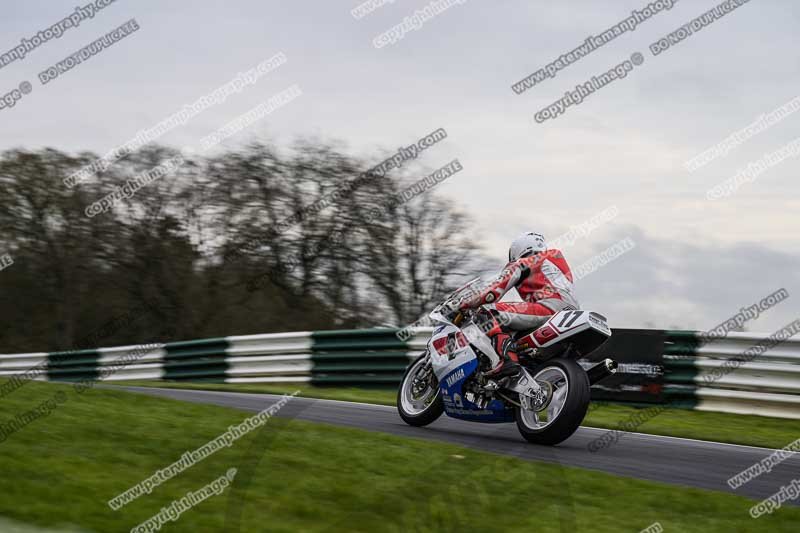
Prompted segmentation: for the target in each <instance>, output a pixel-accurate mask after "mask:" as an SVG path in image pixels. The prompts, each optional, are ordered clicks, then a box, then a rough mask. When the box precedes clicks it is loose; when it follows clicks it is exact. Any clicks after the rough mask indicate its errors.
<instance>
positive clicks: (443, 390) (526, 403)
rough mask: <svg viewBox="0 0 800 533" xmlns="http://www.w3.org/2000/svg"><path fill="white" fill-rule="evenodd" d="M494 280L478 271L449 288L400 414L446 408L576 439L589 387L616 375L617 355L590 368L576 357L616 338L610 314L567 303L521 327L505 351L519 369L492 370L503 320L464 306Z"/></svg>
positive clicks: (423, 419)
mask: <svg viewBox="0 0 800 533" xmlns="http://www.w3.org/2000/svg"><path fill="white" fill-rule="evenodd" d="M491 281H492V280H487V279H485V278H475V279H474V280H472V281H470V282H468V283H467V284H466V285H464V286H463V287H461V288H459V289H457V290H455V291H454V292H453V293H451V294H450V295H448V296H447V297H446V298H445V300H444V302H442V303H441V304H439V305H438V306H436V308H435V309H434V310H433V311H432V312H431V313H430V315H429V316H430V318H431V320H433V323H434V329H433V335H432V336H431V339H430V340H429V341H428V344H427V348H426V350H425V352H424V353H423V354H422V355H420V356H419V357H418V358H417V359H416V360H414V362H413V363H411V365H410V366H409V367H408V368H407V369H406V371H405V374H404V375H403V379H402V381H401V383H400V388H399V390H398V393H397V409H398V412H399V414H400V417H401V418H402V419H403V420H404V421H405V422H406V423H407V424H409V425H412V426H425V425H428V424H430V423H431V422H433V421H434V420H436V419H438V418H439V417H440V416H441V415H442V413H446V414H447V415H448V416H450V417H452V418H457V419H460V420H467V421H471V422H483V423H506V422H516V424H517V428H518V429H519V432H520V434H521V435H522V436H523V437H524V438H525V439H526V440H527V441H529V442H532V443H536V444H545V445H554V444H558V443H560V442H562V441H564V440H566V439H567V438H569V437H570V436H571V435H572V434H573V433H574V432H575V431H576V430H577V429H578V427H579V426H580V424H581V422H582V421H583V418H584V416H586V411H587V409H588V407H589V401H590V392H589V387H590V386H591V385H593V384H595V383H598V382H599V381H601V380H603V379H605V378H607V377H608V376H610V375H612V374H614V373H615V372H616V369H617V363H616V362H615V361H613V360H612V359H604V360H603V361H601V362H599V363H597V364H595V365H593V366H591V367H590V368H589V369H588V370H584V368H583V367H582V366H581V365H580V364H578V363H577V362H576V359H580V358H585V357H588V356H589V355H590V354H591V353H592V352H594V351H595V350H596V349H597V348H599V347H600V346H601V345H602V344H603V343H604V342H606V341H607V340H608V338H609V337H611V329H610V328H609V327H608V324H607V323H606V318H605V317H604V316H603V315H601V314H599V313H596V312H593V311H587V310H581V309H565V310H563V311H559V312H557V313H555V314H554V315H553V316H552V317H551V318H549V319H548V320H547V322H546V323H545V324H544V325H542V326H540V327H539V328H537V329H535V330H529V331H520V332H516V333H514V334H513V335H512V336H510V338H509V339H508V341H506V342H505V343H504V346H503V348H502V349H501V351H504V352H507V355H508V356H509V357H510V358H511V359H513V360H516V361H517V362H518V363H519V365H520V366H519V372H518V373H517V374H516V375H514V376H504V377H492V376H487V375H486V373H485V371H486V370H487V369H488V368H491V363H492V360H494V361H497V359H496V358H497V357H500V356H501V354H498V353H497V351H496V350H495V347H494V346H493V343H492V341H491V339H490V338H489V337H488V336H487V334H486V333H487V332H488V331H491V330H493V329H494V331H497V329H496V327H497V326H498V325H501V324H499V322H498V319H497V317H496V316H492V318H491V322H489V323H488V324H487V321H486V318H487V317H486V315H487V314H486V313H485V312H483V314H482V313H481V311H480V310H479V309H476V310H470V311H466V312H458V311H457V310H458V309H459V307H460V303H461V302H463V301H468V300H469V299H470V298H472V297H474V295H476V294H480V293H481V292H482V289H483V288H485V287H486V286H488V284H489V283H491Z"/></svg>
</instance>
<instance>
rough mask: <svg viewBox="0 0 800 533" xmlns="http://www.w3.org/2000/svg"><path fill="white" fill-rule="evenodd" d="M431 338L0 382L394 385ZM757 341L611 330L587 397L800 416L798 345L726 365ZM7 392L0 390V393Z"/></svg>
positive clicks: (120, 360) (239, 350) (87, 363)
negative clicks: (605, 375)
mask: <svg viewBox="0 0 800 533" xmlns="http://www.w3.org/2000/svg"><path fill="white" fill-rule="evenodd" d="M430 334H431V330H430V329H429V328H420V329H418V330H417V331H416V332H415V335H414V336H412V337H411V338H409V339H408V340H406V341H401V340H400V339H399V338H398V336H397V330H395V329H390V328H383V329H365V330H341V331H316V332H308V331H305V332H293V333H272V334H262V335H241V336H235V337H221V338H216V339H200V340H190V341H181V342H169V343H166V344H161V343H158V344H147V345H140V346H118V347H113V348H99V349H96V350H78V351H72V352H52V353H44V352H38V353H28V354H10V355H0V378H3V377H5V378H13V379H14V381H15V382H16V383H17V384H20V383H24V380H25V379H39V380H53V381H82V380H102V381H119V380H175V381H193V382H204V381H205V382H225V383H289V382H293V383H298V382H306V383H311V384H316V385H342V386H384V387H394V386H396V385H397V384H398V383H399V381H400V378H401V376H402V374H403V371H404V370H405V368H406V366H407V365H408V364H409V362H410V361H411V360H413V358H415V357H417V356H418V355H419V354H420V353H422V351H423V350H424V349H425V347H426V344H427V340H428V338H429V337H430ZM765 337H766V336H765V335H754V334H746V333H730V334H728V336H727V337H725V338H723V339H719V340H715V341H712V342H709V343H707V344H704V343H703V342H702V340H701V339H700V337H699V334H698V333H696V332H691V331H662V330H634V329H615V330H614V335H613V336H612V338H611V340H610V341H609V342H608V343H606V344H605V345H604V346H603V347H602V348H601V349H600V350H598V351H597V352H595V353H594V354H593V355H592V360H593V361H595V360H598V359H600V358H603V357H611V358H613V359H615V360H617V361H618V362H619V363H620V368H619V371H618V373H617V374H616V375H615V376H613V377H611V378H609V379H608V380H606V381H604V382H601V383H600V384H598V385H596V386H595V387H593V389H592V396H593V398H595V399H599V400H609V401H628V402H636V403H670V404H672V405H675V406H679V407H689V408H694V409H702V410H713V411H724V412H731V413H742V414H760V415H769V416H777V417H785V418H800V340H792V339H789V340H786V341H784V342H782V343H781V344H780V345H778V346H775V347H774V348H772V349H770V350H768V351H766V352H765V353H763V354H761V355H758V356H757V357H754V358H752V360H748V361H747V362H744V363H741V364H739V363H736V365H735V366H736V368H731V362H732V361H736V359H737V358H739V359H741V356H742V354H743V353H744V352H745V351H746V350H747V349H748V348H749V347H751V346H753V345H754V344H756V343H757V342H758V341H759V340H761V339H763V338H765ZM581 364H583V365H584V366H585V367H588V366H590V365H591V364H592V362H590V361H582V362H581ZM722 370H724V372H722ZM13 388H14V385H9V384H8V383H6V384H4V385H3V386H2V388H0V396H2V395H4V394H6V393H7V392H4V391H8V390H11V389H13Z"/></svg>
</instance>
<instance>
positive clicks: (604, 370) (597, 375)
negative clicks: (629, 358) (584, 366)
mask: <svg viewBox="0 0 800 533" xmlns="http://www.w3.org/2000/svg"><path fill="white" fill-rule="evenodd" d="M617 366H619V365H618V364H617V362H616V361H614V360H613V359H603V360H602V361H600V362H599V363H597V364H596V365H594V366H593V367H592V368H590V369H589V370H587V371H586V375H588V376H589V385H594V384H595V383H598V382H600V381H603V380H604V379H606V378H607V377H608V376H611V375H613V374H616V372H617Z"/></svg>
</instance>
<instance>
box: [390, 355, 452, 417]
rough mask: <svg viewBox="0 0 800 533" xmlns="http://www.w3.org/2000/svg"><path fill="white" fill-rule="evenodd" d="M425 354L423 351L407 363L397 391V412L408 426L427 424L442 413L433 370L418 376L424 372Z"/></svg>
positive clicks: (442, 402) (437, 385)
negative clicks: (411, 361) (425, 374)
mask: <svg viewBox="0 0 800 533" xmlns="http://www.w3.org/2000/svg"><path fill="white" fill-rule="evenodd" d="M427 355H428V353H427V352H425V353H423V354H422V355H420V356H419V357H417V358H416V359H415V360H414V362H413V363H411V365H409V367H408V368H407V369H406V372H405V374H403V379H402V380H401V381H400V388H399V389H398V391H397V412H398V413H400V418H402V419H403V421H404V422H405V423H406V424H408V425H409V426H427V425H428V424H430V423H431V422H433V421H434V420H436V419H437V418H439V417H440V416H442V413H444V401H442V391H441V390H439V384H438V382H437V381H436V376H434V375H433V370H432V369H429V370H428V372H429V375H428V376H427V377H425V376H420V374H422V373H423V372H425V366H426V363H427V359H426V358H427ZM417 378H419V379H417ZM425 385H427V386H425Z"/></svg>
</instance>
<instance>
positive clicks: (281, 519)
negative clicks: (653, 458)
mask: <svg viewBox="0 0 800 533" xmlns="http://www.w3.org/2000/svg"><path fill="white" fill-rule="evenodd" d="M57 391H63V392H65V393H66V401H65V402H64V403H61V404H59V406H58V407H57V408H56V409H55V410H54V411H53V412H52V413H51V414H50V415H49V416H46V417H44V418H40V419H38V420H35V421H33V422H32V423H31V424H29V425H27V426H26V427H24V428H22V429H21V430H20V431H18V432H16V433H14V434H12V435H10V436H9V437H8V438H7V439H6V440H5V441H4V442H2V443H0V471H1V472H2V474H3V475H2V476H0V494H2V497H0V515H3V516H5V517H7V518H10V519H12V520H14V521H15V522H16V523H23V524H28V525H32V526H39V527H53V528H64V529H69V530H74V529H78V528H82V529H84V530H88V531H96V532H116V531H129V530H130V529H131V528H132V527H134V526H136V525H138V524H139V523H141V522H143V521H144V520H146V519H147V518H149V517H150V516H152V515H154V514H156V513H157V512H158V511H159V509H160V508H162V507H165V506H168V505H169V504H170V502H171V501H172V500H174V499H177V498H179V497H181V496H183V495H184V494H185V493H186V492H187V491H189V490H197V489H199V488H200V487H202V486H203V485H205V484H207V483H209V482H210V481H212V480H213V479H215V478H217V477H219V476H220V475H222V474H223V473H224V472H225V471H226V470H228V469H229V468H231V467H235V468H237V469H238V471H239V473H238V475H237V477H236V479H235V481H234V482H233V485H232V486H231V488H228V489H227V490H226V491H225V492H224V493H222V494H221V495H219V496H213V497H211V498H210V499H208V500H206V501H204V502H203V503H201V504H200V505H198V506H196V507H194V508H192V509H189V510H188V511H186V512H185V513H184V514H183V515H181V516H180V518H179V519H178V521H177V522H175V523H171V524H168V525H167V526H165V529H164V530H165V531H173V532H177V531H185V532H198V531H202V532H216V531H228V530H230V531H241V532H261V531H281V532H295V531H331V532H333V531H348V532H349V531H480V530H487V531H568V532H570V533H572V532H578V531H595V532H605V531H640V530H641V529H643V528H645V527H647V526H649V525H650V524H652V523H653V522H656V521H658V522H660V523H661V525H662V526H663V528H664V530H665V531H703V532H726V533H727V532H731V531H737V532H742V531H771V532H772V531H787V532H789V531H796V530H797V528H796V526H797V523H798V520H800V509H797V508H790V507H784V508H781V509H779V510H777V511H776V512H775V513H773V514H772V515H769V516H766V517H762V518H759V519H758V520H753V519H751V518H750V517H749V516H748V509H749V508H750V506H751V505H753V503H754V502H753V501H751V500H748V499H745V498H742V497H739V496H735V495H730V494H725V493H720V492H711V491H704V490H698V489H688V488H682V487H675V486H670V485H665V484H660V483H655V482H649V481H640V480H635V479H628V478H621V477H617V476H612V475H609V474H604V473H599V472H593V471H588V470H581V469H577V468H565V467H562V466H560V465H551V464H542V463H535V462H526V461H522V460H519V459H514V458H510V457H502V456H496V455H493V454H489V453H482V452H476V451H472V450H468V449H466V448H462V447H459V446H453V445H447V444H440V443H432V442H427V441H423V440H416V439H407V438H400V437H395V436H390V435H384V434H380V433H371V432H366V431H361V430H355V429H345V428H338V427H333V426H328V425H325V424H313V423H309V422H300V421H294V420H288V419H283V418H272V419H270V420H269V421H268V422H267V423H266V425H264V426H263V428H261V429H259V430H256V431H254V432H251V433H249V434H248V435H246V436H245V437H243V438H241V439H240V440H238V441H236V442H235V443H234V445H233V446H231V447H230V448H227V449H224V450H221V451H219V452H217V453H215V454H214V455H212V456H211V457H209V458H207V459H205V460H204V461H202V462H200V463H199V464H196V465H195V466H193V467H191V468H189V469H188V470H186V471H184V472H182V473H180V474H178V475H177V476H176V477H175V478H173V479H171V480H169V481H168V482H166V483H164V484H163V485H161V486H159V487H157V488H155V489H154V490H153V492H152V493H151V494H149V495H143V496H142V497H140V498H138V499H136V500H134V501H133V502H131V503H129V504H128V505H127V506H125V507H123V508H122V509H121V510H119V511H112V510H111V509H110V508H109V507H108V506H107V505H106V502H107V500H108V499H110V498H112V497H114V496H116V495H117V494H118V493H120V492H122V491H124V490H126V489H128V488H130V487H131V486H132V485H134V484H135V483H137V482H139V481H141V480H143V479H144V478H145V477H147V476H150V475H151V474H152V473H154V472H155V471H156V470H157V469H160V468H163V467H165V466H167V465H169V464H170V463H172V462H173V461H175V460H177V459H178V458H179V457H180V456H181V455H182V454H183V453H184V452H186V451H190V450H193V449H195V448H197V447H199V446H201V445H203V444H205V443H206V442H207V441H209V440H211V439H212V438H214V437H216V436H218V435H219V434H220V433H222V432H223V431H224V430H225V429H226V428H227V426H229V425H231V424H237V423H240V422H241V421H242V420H243V419H244V418H245V417H247V416H249V414H248V413H245V412H242V411H237V410H233V409H228V408H223V407H217V406H210V405H200V404H192V403H184V402H179V401H175V400H169V399H165V398H156V397H148V396H142V395H134V394H131V393H126V392H122V391H115V390H109V389H92V390H89V391H87V392H85V393H83V394H82V395H77V394H76V393H75V392H74V391H73V389H72V388H71V387H69V386H67V385H57V384H52V383H29V384H27V385H25V387H23V388H21V389H19V390H17V391H16V392H14V393H12V394H11V395H8V396H6V397H5V398H2V399H0V423H4V422H7V421H8V420H9V419H11V418H13V417H14V416H15V415H16V414H17V413H19V412H22V411H26V410H29V409H31V408H32V407H34V406H36V405H38V404H41V402H42V401H44V400H45V399H47V398H49V397H51V396H52V395H53V394H54V393H55V392H57ZM520 446H527V445H526V444H524V443H520ZM776 488H777V487H776ZM229 513H230V514H229ZM236 517H238V518H239V520H236ZM237 526H238V527H237Z"/></svg>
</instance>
